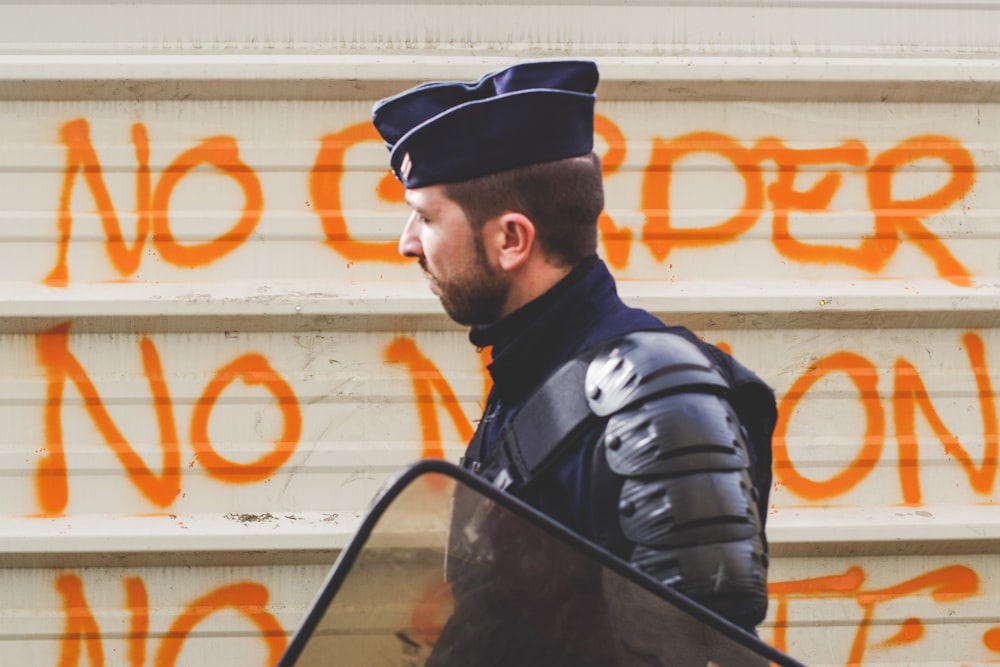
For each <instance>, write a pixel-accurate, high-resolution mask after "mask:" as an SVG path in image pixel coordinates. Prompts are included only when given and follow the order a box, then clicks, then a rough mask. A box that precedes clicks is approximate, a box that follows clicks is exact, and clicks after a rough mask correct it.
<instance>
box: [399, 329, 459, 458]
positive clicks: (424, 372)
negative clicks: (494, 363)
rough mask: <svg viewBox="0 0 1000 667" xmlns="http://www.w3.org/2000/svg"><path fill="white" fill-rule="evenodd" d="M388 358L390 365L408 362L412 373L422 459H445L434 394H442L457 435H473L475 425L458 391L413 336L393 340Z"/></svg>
mask: <svg viewBox="0 0 1000 667" xmlns="http://www.w3.org/2000/svg"><path fill="white" fill-rule="evenodd" d="M385 360H386V362H388V363H390V364H403V365H405V366H406V368H407V370H408V371H409V373H410V379H411V381H412V382H413V395H414V399H415V401H416V405H417V413H418V414H419V416H420V430H421V434H422V439H423V451H422V452H421V457H422V458H444V447H443V441H442V439H441V426H440V424H439V423H438V418H437V413H436V412H435V410H434V403H435V400H434V394H435V393H437V395H439V396H440V397H441V403H442V404H443V405H444V408H445V410H446V411H447V412H448V416H449V417H451V420H452V423H453V424H454V425H455V428H456V429H457V430H458V437H459V438H460V439H462V440H463V441H468V440H469V439H471V438H472V425H471V424H470V423H469V420H468V419H467V418H466V416H465V413H463V412H462V406H461V405H460V404H459V402H458V399H457V398H456V397H455V392H454V391H453V390H452V388H451V386H450V385H449V384H448V382H447V381H446V380H445V379H444V376H442V375H441V371H439V370H438V368H437V366H435V365H434V363H433V362H432V361H431V360H430V359H428V358H427V357H425V356H424V355H423V354H421V352H420V350H419V349H418V348H417V344H416V343H415V342H414V341H413V339H412V338H404V337H400V338H396V339H395V340H393V341H392V342H391V343H390V344H389V346H388V347H387V348H386V350H385Z"/></svg>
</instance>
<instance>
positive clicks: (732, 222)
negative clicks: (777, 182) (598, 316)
mask: <svg viewBox="0 0 1000 667" xmlns="http://www.w3.org/2000/svg"><path fill="white" fill-rule="evenodd" d="M692 153H716V154H718V155H721V156H722V157H724V158H726V159H727V160H729V161H730V162H731V163H732V164H733V165H734V166H735V167H736V169H737V171H738V172H739V174H740V176H741V177H742V178H743V184H744V189H745V196H744V200H743V205H742V207H741V208H740V210H739V211H737V212H736V213H735V214H734V215H733V216H732V217H730V218H729V219H728V220H725V221H723V222H722V223H720V224H718V225H715V226H713V227H704V228H700V229H678V228H676V227H674V226H673V225H671V222H670V184H671V179H672V176H673V169H674V164H675V163H676V162H677V161H678V160H680V159H681V158H683V157H684V156H686V155H690V154H692ZM763 205H764V180H763V177H762V176H761V169H760V165H759V164H758V163H757V160H756V157H755V156H754V154H753V153H752V152H751V151H749V150H747V149H745V148H743V147H742V146H741V145H740V144H739V143H738V142H737V141H736V140H735V139H733V138H731V137H727V136H726V135H723V134H716V133H714V132H694V133H691V134H685V135H683V136H680V137H677V138H676V139H672V140H670V141H664V140H663V139H659V138H654V139H653V153H652V157H651V158H650V162H649V167H648V168H647V169H646V174H645V178H644V179H643V184H642V210H643V211H644V212H645V214H646V224H645V225H644V226H643V228H642V240H643V243H645V244H646V245H647V246H649V249H650V250H651V251H652V253H653V256H654V257H656V258H657V259H659V260H661V261H662V260H663V259H665V258H666V257H667V255H668V254H670V251H671V250H672V249H673V248H675V247H677V246H685V245H686V246H705V245H716V244H722V243H726V242H729V241H732V240H733V239H735V238H736V237H737V236H739V235H740V234H742V233H743V232H745V231H747V230H748V229H750V227H752V226H753V224H754V223H755V222H756V221H757V220H758V219H759V218H760V215H761V207H762V206H763Z"/></svg>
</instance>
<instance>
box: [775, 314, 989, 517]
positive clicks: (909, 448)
mask: <svg viewBox="0 0 1000 667" xmlns="http://www.w3.org/2000/svg"><path fill="white" fill-rule="evenodd" d="M962 342H963V344H964V346H965V348H966V351H967V353H968V357H969V363H970V366H971V368H972V372H973V375H974V377H975V381H976V388H977V396H978V400H979V407H980V411H981V413H982V419H983V442H984V448H983V455H982V456H983V458H982V462H981V463H980V464H978V465H977V464H976V463H975V462H974V461H973V460H972V455H971V454H970V453H969V452H968V450H966V449H965V447H963V446H962V444H961V443H960V442H959V439H958V437H956V436H955V435H953V434H952V433H951V432H950V431H949V430H948V428H947V427H946V426H945V424H944V422H943V421H942V420H941V418H940V416H939V415H938V413H937V411H936V410H935V409H934V406H933V404H932V403H931V401H930V396H929V394H928V392H927V390H926V388H925V386H924V382H923V380H922V379H921V378H920V375H919V373H918V372H917V369H916V367H915V366H913V364H911V363H910V362H908V361H906V360H905V359H903V358H899V359H897V360H896V363H895V373H894V387H893V394H892V399H891V407H892V414H893V424H894V427H895V436H896V440H897V445H898V449H899V460H898V463H897V465H898V473H899V479H900V486H901V491H902V497H903V502H904V503H906V504H910V505H914V504H919V503H920V502H921V490H920V481H919V466H920V463H919V452H918V447H917V445H918V441H917V436H916V428H915V423H916V412H917V409H918V408H919V410H920V412H921V413H922V414H923V415H924V416H925V417H926V418H927V421H928V423H929V424H930V426H931V429H932V430H933V432H934V434H935V435H936V436H937V438H938V440H939V441H940V442H941V444H942V445H943V446H944V450H945V453H946V454H947V455H948V456H950V457H952V458H954V459H955V460H957V461H958V463H959V465H961V467H962V469H963V470H964V471H965V474H966V475H967V476H968V478H969V485H970V487H971V488H972V490H973V491H975V492H976V493H978V494H981V495H988V494H990V493H992V491H993V487H994V484H995V482H996V477H997V465H998V456H1000V441H998V438H1000V436H998V424H997V411H996V406H995V397H994V392H993V387H992V384H991V381H990V373H989V368H988V367H987V365H986V354H985V350H984V346H983V341H982V339H981V338H980V337H979V336H977V335H975V334H973V333H967V334H965V335H964V336H963V337H962ZM834 372H844V373H847V375H848V376H849V377H850V378H851V380H852V381H853V382H854V384H855V386H856V387H857V388H858V392H859V396H860V399H861V405H862V407H863V409H864V413H865V419H866V427H865V434H864V438H863V442H862V446H861V449H860V451H859V453H858V455H857V456H856V457H855V459H854V460H853V461H851V462H850V463H849V464H847V466H846V467H845V468H844V469H843V470H842V471H841V472H840V473H838V474H837V475H835V476H833V477H832V478H831V479H829V480H825V481H816V480H812V479H809V478H807V477H805V476H804V475H802V474H801V473H800V472H799V471H798V470H797V469H796V466H795V465H794V463H793V462H792V460H791V456H790V454H789V449H788V437H787V434H788V428H789V425H790V423H791V420H792V418H793V417H794V412H795V408H796V406H797V405H798V404H799V402H800V401H801V400H802V399H803V398H804V397H805V395H806V394H807V393H808V392H809V390H810V389H811V388H812V386H813V385H814V384H815V383H816V382H817V381H818V380H820V379H821V378H823V377H825V376H827V375H828V374H830V373H834ZM877 385H878V370H877V368H876V366H875V364H873V363H872V362H871V361H869V360H868V359H865V358H864V357H861V356H859V355H856V354H852V353H849V352H839V353H836V354H832V355H830V356H828V357H825V358H823V359H821V360H819V361H818V362H816V363H815V364H814V365H813V366H812V367H811V368H810V369H809V370H808V371H807V372H806V373H805V374H804V375H802V376H801V377H799V378H798V379H797V380H796V381H795V382H793V383H792V386H791V387H790V388H789V390H788V392H787V393H786V394H785V395H784V396H783V397H782V398H781V401H780V402H779V405H778V421H777V424H776V426H775V431H774V440H773V445H774V470H775V475H776V477H777V478H778V479H779V480H780V482H781V483H782V484H784V485H785V486H786V487H787V488H788V490H789V491H791V492H792V493H795V494H797V495H799V496H801V497H803V498H806V499H809V500H821V499H826V498H832V497H835V496H838V495H843V494H845V493H847V492H848V491H850V490H851V489H852V488H854V487H855V486H857V484H858V483H860V482H861V480H862V479H864V478H865V477H866V476H867V475H868V474H869V473H871V472H872V470H874V469H875V467H876V465H877V464H878V461H879V459H880V458H881V456H882V452H883V448H884V444H885V437H886V436H885V410H884V408H883V407H882V403H881V400H880V399H879V395H878V386H877Z"/></svg>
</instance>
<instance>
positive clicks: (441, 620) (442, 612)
mask: <svg viewBox="0 0 1000 667" xmlns="http://www.w3.org/2000/svg"><path fill="white" fill-rule="evenodd" d="M454 608H455V595H454V593H453V592H452V590H451V586H449V585H448V584H446V583H444V582H440V581H439V582H437V583H434V584H432V585H431V586H429V587H428V588H427V590H425V591H424V593H423V594H422V595H421V596H420V598H419V599H418V600H417V603H416V604H415V605H414V607H413V613H411V614H410V629H411V630H412V632H413V635H414V637H413V638H414V639H416V640H417V641H422V642H426V643H428V644H434V642H436V641H437V640H438V638H439V637H440V636H441V631H442V630H443V629H444V626H445V622H447V620H448V618H450V617H451V614H452V612H453V611H454Z"/></svg>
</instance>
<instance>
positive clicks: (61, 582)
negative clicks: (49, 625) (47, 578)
mask: <svg viewBox="0 0 1000 667" xmlns="http://www.w3.org/2000/svg"><path fill="white" fill-rule="evenodd" d="M56 590H57V591H58V592H59V595H60V596H61V597H62V599H63V611H64V613H65V614H66V628H65V630H63V638H62V641H61V642H60V643H59V667H76V665H78V664H79V663H80V653H81V652H82V651H81V646H80V644H81V642H82V643H83V646H84V647H86V649H87V657H88V658H89V661H90V664H91V667H102V666H103V665H104V646H103V645H102V644H101V629H100V628H99V627H98V625H97V621H96V620H94V615H93V614H92V613H91V611H90V607H89V606H87V601H86V599H84V597H83V582H82V581H80V578H79V577H76V576H74V575H70V574H64V575H62V576H60V577H59V578H57V579H56Z"/></svg>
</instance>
